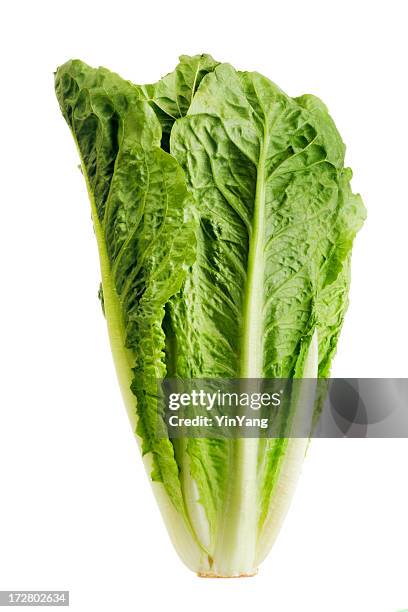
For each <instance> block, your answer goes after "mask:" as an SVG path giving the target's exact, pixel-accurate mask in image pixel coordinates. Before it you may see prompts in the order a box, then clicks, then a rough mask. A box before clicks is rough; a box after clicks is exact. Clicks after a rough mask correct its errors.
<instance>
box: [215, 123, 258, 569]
mask: <svg viewBox="0 0 408 612" xmlns="http://www.w3.org/2000/svg"><path fill="white" fill-rule="evenodd" d="M267 150H268V137H267V133H266V131H265V134H264V141H263V146H262V149H261V152H260V156H259V164H258V173H257V181H256V194H255V202H254V213H253V228H252V233H251V237H250V241H249V253H248V269H247V283H246V287H245V302H244V311H243V329H242V340H241V360H242V361H241V363H242V366H241V370H240V373H239V375H240V378H243V379H245V378H255V379H257V378H262V375H263V352H264V351H263V335H264V333H263V323H262V311H263V307H264V269H265V261H264V246H265V164H266V155H267ZM258 451H259V440H258V439H257V438H242V439H237V440H232V441H231V452H230V466H229V484H228V490H227V496H226V502H225V507H224V509H223V515H222V517H221V527H220V529H219V532H218V533H217V543H216V548H215V553H214V568H213V571H214V573H215V574H218V575H220V576H239V575H248V574H249V575H250V574H254V573H256V571H257V568H256V565H255V554H256V544H257V536H258V485H257V483H258V472H257V468H258Z"/></svg>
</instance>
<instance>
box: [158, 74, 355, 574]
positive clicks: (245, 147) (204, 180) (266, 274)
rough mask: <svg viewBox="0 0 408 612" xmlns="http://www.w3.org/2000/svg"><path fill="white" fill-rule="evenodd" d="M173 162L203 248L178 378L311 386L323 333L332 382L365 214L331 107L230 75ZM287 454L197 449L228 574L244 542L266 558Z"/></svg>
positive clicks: (207, 82)
mask: <svg viewBox="0 0 408 612" xmlns="http://www.w3.org/2000/svg"><path fill="white" fill-rule="evenodd" d="M170 150H171V153H172V154H173V155H174V156H175V157H176V159H177V160H178V161H179V162H180V164H181V165H182V167H183V168H184V170H185V172H186V177H187V184H188V187H189V190H190V192H191V194H192V195H193V198H194V205H193V209H194V215H193V216H194V218H195V220H196V228H195V231H196V244H197V254H196V261H195V263H194V266H193V269H192V272H191V273H190V274H189V275H188V276H187V279H186V281H185V284H184V286H183V289H182V291H181V292H180V293H178V294H177V295H176V296H175V297H174V298H172V300H171V304H172V308H171V312H172V328H173V333H174V335H175V341H174V342H173V346H175V347H176V349H175V353H176V357H175V360H176V363H177V366H176V373H177V374H178V375H180V376H183V377H185V378H188V377H206V376H208V377H211V376H213V377H221V378H222V377H226V378H248V377H249V378H258V377H282V378H286V377H293V376H303V375H304V373H305V363H306V360H307V358H308V355H309V351H310V347H311V341H312V337H313V334H314V333H315V332H316V330H318V331H319V332H320V333H319V342H320V347H321V357H320V362H321V373H327V371H328V368H329V366H330V359H331V357H332V355H333V352H334V349H335V345H336V342H337V337H338V333H339V329H340V327H341V323H342V317H343V314H344V310H345V307H346V300H345V295H346V294H347V291H348V285H349V277H348V257H349V253H350V250H351V246H352V241H353V238H354V235H355V233H356V231H357V229H358V228H359V226H360V225H361V222H362V219H363V217H364V212H363V207H362V204H361V200H360V198H359V197H358V196H352V195H351V192H350V188H349V178H350V173H349V172H348V171H344V170H343V163H344V145H343V142H342V140H341V138H340V136H339V134H338V132H337V130H336V128H335V126H334V124H333V122H332V120H331V118H330V117H329V115H328V114H327V111H326V110H325V109H324V107H323V105H322V104H321V103H320V101H318V100H317V99H314V98H313V99H311V98H310V99H308V98H306V99H300V100H293V99H291V98H289V97H288V96H286V95H285V94H284V93H283V92H282V91H281V90H280V89H279V88H278V87H276V86H275V85H274V84H273V83H271V82H270V81H269V80H268V79H266V78H264V77H262V76H261V75H259V74H256V73H252V74H249V73H238V72H236V71H235V70H234V69H233V68H232V67H231V66H229V65H220V66H218V67H217V68H216V69H215V71H214V72H213V73H212V74H209V75H208V76H206V77H205V78H204V79H203V81H202V84H201V86H200V88H199V90H198V92H197V94H196V96H195V97H194V100H193V102H192V104H191V106H190V110H189V112H188V115H187V117H185V118H184V119H180V120H178V121H177V122H176V124H175V126H174V128H173V130H172V133H171V149H170ZM335 296H336V298H335ZM336 302H337V304H336ZM339 302H340V305H341V308H340V310H339V309H338V306H339ZM314 375H317V371H316V372H315V373H314ZM287 445H288V442H287V440H285V439H279V440H269V441H256V442H254V441H253V440H241V441H240V440H238V441H233V442H215V441H213V440H212V441H208V440H205V441H203V440H194V439H189V440H188V441H187V443H186V452H187V454H188V456H189V458H190V461H189V464H188V470H189V472H190V474H191V476H192V477H193V479H194V480H195V481H196V483H197V485H198V489H199V498H200V500H201V501H202V503H203V505H204V507H205V509H206V513H207V517H208V519H209V521H210V529H211V534H212V536H213V542H214V546H215V550H214V556H215V558H217V547H218V546H219V542H220V541H221V542H222V541H223V545H222V546H221V547H222V548H223V561H222V562H223V563H225V564H227V566H226V567H224V570H227V567H228V570H227V571H233V572H235V573H242V572H244V571H245V567H241V566H240V565H239V561H238V558H237V556H236V554H235V553H236V551H239V548H240V539H241V538H242V537H243V535H242V534H245V538H246V541H245V547H246V550H245V551H244V552H242V551H241V552H240V553H239V554H241V556H242V555H243V556H244V557H245V558H246V560H247V561H248V559H254V558H255V557H256V555H257V552H256V551H257V546H258V542H257V537H258V534H259V533H261V532H262V530H263V528H264V523H265V521H267V518H268V515H269V507H270V503H271V499H272V496H273V493H274V491H275V487H276V484H277V482H278V479H279V476H280V472H281V470H282V469H283V464H284V462H285V461H286V449H287ZM251 470H252V475H251V474H250V472H251ZM182 472H183V470H182ZM214 473H217V478H214V476H213V474H214ZM187 477H188V476H187ZM193 505H194V500H193V503H192V504H191V506H193ZM220 516H222V517H224V518H223V519H220ZM197 529H198V527H197ZM248 534H251V535H248ZM226 551H229V553H227V555H228V554H230V557H229V558H228V559H226ZM215 560H216V561H217V559H215ZM253 563H254V561H253ZM218 569H220V568H219V567H218Z"/></svg>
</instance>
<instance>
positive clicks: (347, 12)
mask: <svg viewBox="0 0 408 612" xmlns="http://www.w3.org/2000/svg"><path fill="white" fill-rule="evenodd" d="M404 8H406V2H404V1H401V2H397V1H395V0H389V1H387V2H375V1H372V2H358V1H357V0H354V1H351V2H350V1H345V0H341V1H340V0H339V1H338V2H329V1H327V0H326V1H313V0H308V1H307V2H306V1H303V2H293V1H292V2H291V1H289V0H286V1H283V2H279V3H276V2H273V1H271V0H270V1H266V2H261V1H259V0H251V1H245V2H242V1H240V0H235V1H234V2H228V1H227V0H224V1H222V0H216V1H214V0H205V1H204V0H203V1H202V2H194V1H193V0H190V2H187V1H177V0H175V1H173V2H168V1H163V0H156V1H149V0H143V1H139V0H133V1H132V2H124V1H122V0H116V1H115V2H105V1H103V0H100V1H98V2H97V1H90V2H86V1H85V0H82V1H81V2H78V1H77V0H71V1H70V2H65V3H61V2H56V1H53V2H52V1H50V2H44V1H43V2H42V1H41V0H39V1H37V2H18V1H14V2H9V3H7V4H6V3H4V4H3V8H2V14H1V24H2V25H1V29H2V32H1V37H0V45H1V63H2V68H1V90H2V93H1V99H0V104H1V132H0V133H1V153H0V154H1V158H2V159H1V171H2V172H1V175H2V180H1V217H0V219H1V221H0V223H1V239H0V251H1V252H0V256H1V285H0V286H1V301H0V309H1V317H0V346H1V354H2V359H3V363H2V368H1V386H0V402H1V404H0V406H1V422H0V589H70V591H71V601H72V606H71V607H72V609H73V610H75V611H78V612H94V611H95V612H104V611H105V610H106V611H110V612H113V611H115V612H130V611H134V610H139V609H142V610H145V609H147V610H150V609H153V610H162V609H165V610H169V611H171V612H172V611H173V610H174V611H176V610H177V612H179V611H180V612H185V611H186V612H187V611H189V612H190V611H194V610H197V611H201V610H202V611H204V610H206V611H207V610H208V609H212V610H222V609H223V608H227V609H228V610H237V611H241V610H246V609H259V608H264V609H268V610H273V611H276V612H298V611H300V610H302V612H309V611H310V612H328V611H330V612H340V611H341V612H345V611H347V612H397V611H399V610H401V609H404V608H408V552H407V551H408V535H407V531H408V530H407V509H408V495H407V471H408V470H407V468H408V443H407V441H405V440H400V441H393V440H389V441H381V440H370V441H364V440H354V441H351V440H349V441H342V440H337V441H330V440H320V441H314V442H313V443H312V446H311V449H310V452H309V454H308V456H307V459H306V461H305V465H304V470H303V476H302V478H301V482H300V486H299V488H298V490H297V494H296V496H295V499H294V502H293V505H292V508H291V511H290V514H289V516H288V517H287V520H286V522H285V525H284V528H283V530H282V532H281V535H280V537H279V539H278V541H277V543H276V545H275V547H274V549H273V551H272V553H271V554H270V556H269V558H268V559H267V561H266V562H265V563H264V564H263V565H262V567H261V569H260V573H259V575H258V576H257V577H256V578H251V579H241V580H229V581H228V580H203V579H198V578H196V577H195V576H194V575H193V574H192V573H190V572H189V571H188V570H187V569H185V568H184V567H183V566H182V565H181V563H180V562H179V560H178V558H177V557H176V554H175V553H174V551H173V549H172V547H171V545H170V543H169V540H168V538H167V534H166V532H165V529H164V527H163V524H162V522H161V519H160V516H159V513H158V510H157V508H156V506H155V504H154V501H153V497H152V495H151V493H150V490H149V484H148V481H147V478H146V476H145V474H144V472H143V469H142V463H141V461H140V459H139V457H138V456H137V449H136V444H135V441H134V439H133V438H132V434H131V431H130V428H129V426H128V424H127V418H126V416H125V410H124V408H123V407H122V405H121V398H120V396H119V392H118V388H117V386H116V384H115V378H114V371H113V366H112V363H111V357H110V352H109V348H108V342H107V335H106V331H105V323H104V319H103V317H102V315H101V312H100V307H99V304H98V300H97V288H98V282H99V272H98V261H97V253H96V245H95V242H94V238H93V234H92V227H91V221H90V211H89V205H88V202H87V196H86V193H85V186H84V183H83V179H82V177H81V175H80V172H79V171H78V169H77V164H78V159H77V154H76V151H75V148H74V144H73V142H72V139H71V136H70V134H69V131H68V128H67V126H66V125H65V123H64V121H63V119H62V117H61V115H60V111H59V109H58V105H57V102H56V99H55V97H54V93H53V74H52V73H53V71H54V70H55V68H56V67H57V66H58V65H59V64H61V63H63V62H65V61H66V60H67V59H69V58H72V57H79V58H81V59H83V60H85V61H86V62H88V63H90V64H92V65H99V64H102V65H105V66H107V67H109V68H110V69H112V70H115V71H117V72H119V73H120V74H121V75H122V76H124V77H126V78H129V79H131V80H133V81H135V82H151V81H154V80H156V79H158V78H159V77H160V76H162V75H163V74H165V73H166V72H168V71H170V70H172V69H173V68H174V66H175V64H176V62H177V56H178V55H179V54H180V53H186V54H195V53H200V52H208V53H211V54H212V55H213V56H214V57H215V58H217V59H219V60H222V61H230V62H231V63H233V64H234V65H235V66H236V67H237V68H241V69H249V70H252V69H254V70H258V71H260V72H262V73H264V74H265V75H266V76H269V77H270V78H271V79H272V80H274V81H276V82H277V83H278V84H279V85H280V86H281V87H282V89H284V90H285V91H286V92H287V93H289V94H291V95H299V94H301V93H305V92H310V93H314V94H317V95H319V96H321V97H322V99H323V100H324V101H325V102H326V104H327V105H328V106H329V109H330V111H331V113H332V115H333V116H334V118H335V120H336V122H337V125H338V127H339V129H340V132H341V134H342V136H343V138H344V140H345V142H346V143H347V146H348V150H347V161H348V163H349V164H350V165H351V166H352V167H353V169H354V175H355V178H354V180H353V186H354V189H355V190H357V191H359V192H361V193H362V195H363V197H364V200H365V203H366V206H367V209H368V215H369V216H368V220H367V222H366V224H365V227H364V229H363V231H362V232H361V233H360V235H359V236H358V239H357V241H356V245H355V250H354V261H353V282H352V290H351V305H350V309H349V312H348V315H347V321H346V324H345V326H344V331H343V335H342V339H341V342H340V344H339V349H338V355H337V359H336V362H335V367H334V371H333V374H334V375H337V376H368V377H374V376H401V377H404V376H406V375H407V326H406V320H407V306H408V304H407V291H406V285H407V272H406V268H407V266H406V264H407V242H408V237H407V236H408V233H407V222H408V214H407V210H408V202H407V178H406V177H407V168H408V160H407V149H406V147H407V142H408V130H407V119H406V117H407V93H408V91H407V50H408V46H407V42H406V41H407V35H406V23H407V20H406V17H405V15H404V12H405V11H404Z"/></svg>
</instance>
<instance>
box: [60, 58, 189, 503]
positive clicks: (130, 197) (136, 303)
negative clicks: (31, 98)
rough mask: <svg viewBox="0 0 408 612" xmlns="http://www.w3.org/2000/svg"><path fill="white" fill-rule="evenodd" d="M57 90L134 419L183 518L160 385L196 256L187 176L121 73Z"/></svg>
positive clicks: (72, 66) (69, 76)
mask: <svg viewBox="0 0 408 612" xmlns="http://www.w3.org/2000/svg"><path fill="white" fill-rule="evenodd" d="M56 92H57V97H58V100H59V102H60V106H61V109H62V112H63V114H64V116H65V118H66V120H67V122H68V124H69V126H70V128H71V130H72V134H73V136H74V138H75V141H76V143H77V146H78V150H79V153H80V156H81V160H82V166H83V171H84V174H85V177H86V181H87V185H88V190H89V196H90V199H91V204H92V218H93V223H94V228H95V234H96V238H97V241H98V247H99V253H100V261H101V270H102V288H103V301H104V309H105V313H106V318H107V321H108V326H109V330H110V334H111V343H112V349H113V353H114V357H115V361H116V367H117V370H118V376H119V380H120V382H121V386H122V389H124V395H125V400H126V403H127V407H128V410H129V414H130V418H131V422H132V423H133V424H135V423H136V411H137V417H138V419H137V431H138V434H139V435H140V437H141V439H142V441H143V452H144V453H147V452H151V453H152V454H153V459H154V462H153V472H152V478H153V479H154V480H160V481H161V482H163V485H164V486H165V488H166V491H167V494H168V495H169V497H170V499H171V500H172V502H173V504H174V505H175V507H176V508H177V510H178V511H179V512H180V513H182V514H184V501H183V497H182V494H181V488H180V483H179V479H178V466H177V463H176V461H175V458H174V450H173V446H172V444H171V442H170V441H169V440H168V439H165V438H160V437H159V436H158V433H157V432H158V420H159V417H158V415H157V402H156V399H155V396H156V395H157V387H156V379H157V378H160V377H162V376H164V375H165V373H166V369H165V364H164V348H165V337H164V333H163V329H162V320H163V317H164V306H165V304H166V303H167V301H168V300H169V298H170V297H171V296H172V295H174V294H175V293H177V291H179V289H180V287H181V285H182V283H183V280H184V278H185V275H186V270H187V267H188V265H189V264H190V263H191V261H192V257H193V241H194V236H193V233H192V231H191V229H190V227H189V224H188V223H187V222H186V220H185V210H184V209H185V206H186V203H187V200H188V195H187V190H186V186H185V181H184V177H183V173H182V171H181V169H180V167H179V166H178V164H177V162H176V161H175V160H174V159H173V158H172V157H171V156H170V155H168V154H167V153H165V152H164V151H163V150H162V149H161V148H160V139H161V129H160V124H159V121H158V120H157V118H156V116H155V114H154V112H153V110H152V109H151V107H150V106H149V104H148V103H147V102H145V101H141V100H139V94H138V91H137V89H135V88H134V87H133V86H132V85H131V84H129V83H127V82H126V81H123V80H122V79H120V77H118V76H117V75H115V74H112V73H109V72H108V71H106V70H105V69H98V70H93V69H91V68H89V67H88V66H86V65H85V64H83V63H82V62H79V61H73V62H68V63H67V64H65V65H64V66H62V67H61V68H59V70H58V72H57V75H56ZM130 386H131V388H132V391H133V394H134V396H133V395H132V394H131V393H130V390H129V389H130ZM136 398H137V401H136Z"/></svg>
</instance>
